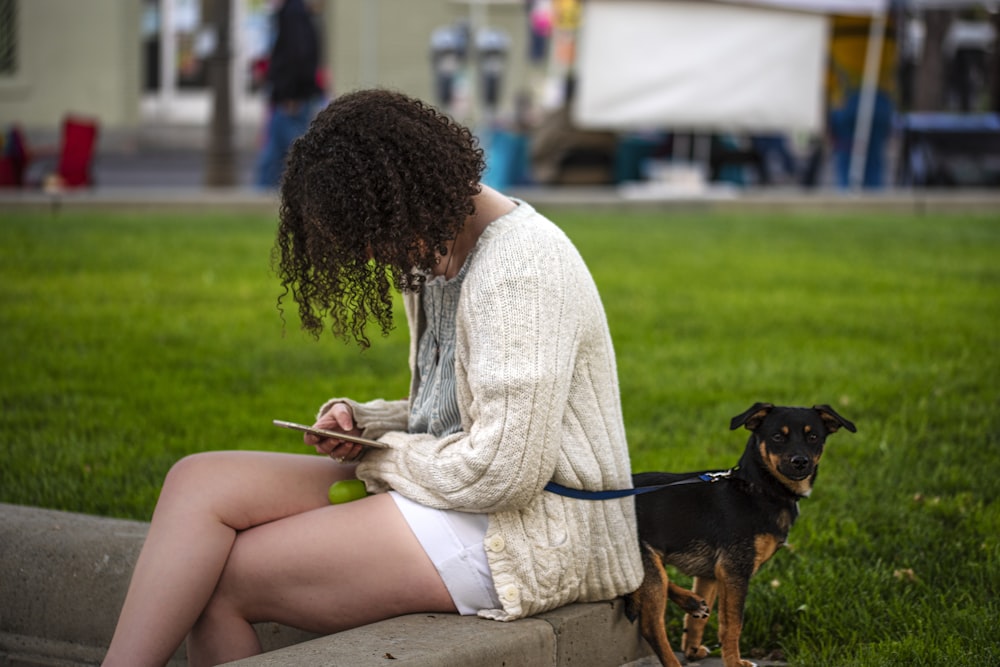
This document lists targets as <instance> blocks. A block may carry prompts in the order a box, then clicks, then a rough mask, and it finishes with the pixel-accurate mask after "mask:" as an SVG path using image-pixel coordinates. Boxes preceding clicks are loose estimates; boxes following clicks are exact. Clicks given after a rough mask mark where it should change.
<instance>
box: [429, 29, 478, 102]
mask: <svg viewBox="0 0 1000 667" xmlns="http://www.w3.org/2000/svg"><path fill="white" fill-rule="evenodd" d="M468 43H469V37H468V27H467V26H466V25H464V24H461V23H458V24H455V25H446V26H441V27H440V28H437V29H436V30H434V32H433V33H431V68H432V69H433V71H434V91H435V93H436V94H437V99H438V104H439V105H441V106H445V107H448V106H451V104H452V102H453V101H454V98H455V79H456V78H457V77H458V75H459V73H460V72H461V71H462V69H463V68H464V67H465V61H466V58H467V56H468Z"/></svg>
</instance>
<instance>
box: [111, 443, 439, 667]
mask: <svg viewBox="0 0 1000 667" xmlns="http://www.w3.org/2000/svg"><path fill="white" fill-rule="evenodd" d="M353 474H354V471H353V468H352V467H350V466H340V465H336V464H333V463H332V462H331V461H329V460H328V459H325V458H321V457H316V456H305V455H290V454H273V453H264V452H208V453H204V454H198V455H195V456H191V457H187V458H185V459H182V460H181V461H179V462H178V463H177V464H176V465H175V466H174V468H173V469H172V470H171V471H170V473H169V474H168V475H167V479H166V481H165V482H164V485H163V490H162V491H161V494H160V500H159V502H158V503H157V507H156V511H155V512H154V514H153V520H152V523H151V525H150V530H149V535H148V536H147V538H146V543H145V545H144V546H143V549H142V552H141V554H140V556H139V560H138V562H137V563H136V568H135V572H134V573H133V575H132V582H131V584H130V586H129V592H128V595H127V596H126V599H125V604H124V606H123V608H122V613H121V617H120V618H119V621H118V627H117V628H116V630H115V635H114V638H113V639H112V642H111V646H110V647H109V649H108V653H107V656H106V658H105V663H104V664H105V665H107V666H109V667H110V666H114V665H130V666H135V667H141V666H144V665H162V664H164V663H166V662H167V660H169V658H170V656H171V655H173V653H174V651H175V650H176V649H177V647H178V646H179V645H180V643H181V641H183V639H184V637H185V635H187V634H188V632H189V630H191V628H192V627H193V626H194V625H195V623H196V622H198V619H199V617H201V616H202V615H203V612H206V615H210V612H211V613H215V612H213V611H212V610H211V609H206V605H208V604H209V601H210V600H212V596H213V592H214V591H215V590H216V587H217V585H218V584H219V582H220V577H222V576H223V572H224V570H228V569H229V568H228V566H227V561H228V560H229V559H230V557H231V555H233V556H235V551H234V548H235V546H236V545H237V544H240V545H241V547H240V549H239V551H240V552H241V553H242V552H244V551H247V550H246V549H243V548H242V543H243V540H242V536H244V535H251V534H254V532H255V531H253V530H248V529H251V528H253V527H255V526H264V525H265V524H272V523H273V525H274V526H278V525H279V524H281V523H282V522H281V520H282V519H285V518H286V517H295V516H296V515H302V516H303V518H304V517H306V516H311V515H312V512H311V510H316V509H317V508H324V507H325V508H327V509H329V510H339V511H336V512H332V513H331V514H333V515H343V516H351V515H352V514H354V513H355V512H356V511H360V510H361V509H363V508H364V507H365V506H366V505H367V504H369V503H368V502H367V501H364V502H365V505H362V504H361V503H362V502H363V501H356V502H355V503H351V504H349V505H344V506H340V507H331V506H329V505H328V504H327V501H326V489H327V487H328V486H329V484H330V483H332V482H333V481H335V480H337V479H345V478H348V477H351V476H353ZM383 500H385V501H388V504H389V505H392V507H391V508H389V509H391V510H393V511H395V504H394V503H393V502H392V499H391V498H388V497H385V498H383ZM375 504H376V505H381V506H382V507H388V506H386V505H385V504H384V503H375ZM303 513H307V514H303ZM385 513H387V512H383V514H385ZM397 514H398V512H397ZM316 515H317V516H326V513H324V512H318V513H316ZM399 520H400V521H401V520H402V519H399ZM344 523H348V522H344ZM394 525H397V526H398V524H394ZM302 526H303V530H304V531H305V532H304V533H302V534H294V533H293V532H292V531H283V532H282V531H278V532H275V533H270V532H262V534H264V535H267V534H275V535H277V536H278V537H279V539H282V540H286V542H287V543H286V544H285V547H286V548H287V550H288V551H289V552H296V551H297V550H300V549H301V550H302V552H303V553H305V552H306V548H305V547H307V546H308V541H309V540H312V539H314V538H315V537H316V536H315V535H314V531H313V530H312V528H310V525H309V524H308V523H304V524H302ZM327 528H328V529H329V530H338V529H339V528H340V526H339V525H336V524H332V523H331V524H330V525H329V526H328V527H327ZM403 528H404V530H403V531H402V532H403V535H402V536H399V539H400V541H401V542H402V543H404V544H409V543H410V542H409V541H412V543H413V544H416V550H417V552H418V555H423V551H422V550H421V549H420V547H419V543H417V542H416V538H414V537H413V536H412V533H410V532H409V531H408V530H405V528H406V524H405V522H404V523H403ZM327 537H328V539H329V540H330V542H331V543H332V544H333V545H336V544H337V543H338V540H339V541H340V549H344V547H345V545H349V544H351V541H350V539H349V537H348V536H344V535H342V536H337V535H330V536H327ZM260 544H261V545H262V548H265V549H266V548H267V540H261V541H260ZM249 545H250V542H249V541H248V546H249ZM352 548H353V547H352ZM364 548H367V547H362V551H363V550H364ZM310 553H312V554H313V555H314V556H315V555H316V553H315V552H310ZM362 557H365V556H364V555H363V556H362ZM324 560H325V561H326V562H319V561H314V562H313V563H311V568H305V569H302V570H300V571H299V572H298V576H299V577H302V578H306V579H309V580H310V581H311V583H312V584H313V585H314V586H315V588H314V589H311V590H314V592H315V594H316V595H325V596H327V597H338V592H337V591H336V589H335V588H329V586H330V585H331V583H330V582H329V581H326V580H323V579H322V578H319V579H317V578H314V577H313V575H314V574H316V573H320V572H322V571H323V570H324V569H325V568H326V567H328V563H329V562H334V563H335V562H337V561H338V560H339V556H338V554H337V551H336V550H335V549H334V550H332V551H331V550H329V546H328V549H327V551H326V558H325V559H324ZM412 560H413V561H414V563H413V564H412V566H411V567H407V566H406V565H402V564H401V567H402V568H403V569H407V570H410V574H411V575H412V574H414V572H413V570H414V569H417V570H419V571H420V573H421V574H423V575H424V577H423V579H421V580H426V579H427V576H426V574H427V573H426V572H425V571H424V570H423V569H422V568H421V566H422V565H424V564H425V563H426V566H427V567H429V568H430V572H431V574H432V575H433V576H434V577H436V575H437V573H436V571H435V570H434V569H433V565H431V564H430V562H429V561H427V560H426V556H424V561H420V560H419V559H412ZM241 561H242V557H241ZM297 563H298V565H299V566H303V564H302V562H301V561H297ZM260 565H261V567H264V568H265V569H266V568H267V567H269V565H268V561H267V558H266V557H264V558H262V559H261V563H260ZM303 567H304V566H303ZM235 572H237V571H235V570H234V573H235ZM258 574H259V573H258ZM227 576H228V575H227ZM230 581H231V579H230ZM437 584H438V586H440V587H441V588H442V589H443V584H442V583H441V582H440V579H439V578H438V579H437ZM240 587H243V588H245V587H247V585H246V584H243V585H241V586H240ZM424 592H425V593H426V591H424ZM448 601H449V602H450V598H449V600H448ZM220 604H221V603H220ZM288 604H290V605H292V606H297V605H298V604H300V603H298V602H296V600H294V599H289V600H288ZM218 606H219V605H215V604H213V606H212V607H213V609H215V608H216V607H218ZM275 620H280V619H275ZM307 629H309V628H307ZM248 637H249V636H248V635H246V634H242V635H236V636H234V641H237V642H238V643H239V645H240V647H241V648H240V650H241V651H244V652H245V651H247V650H249V651H251V653H244V654H245V655H249V654H252V652H255V651H259V647H257V648H255V646H256V637H254V638H253V644H254V645H253V646H251V645H250V644H249V643H248V642H247V641H244V640H248ZM237 657H238V656H237Z"/></svg>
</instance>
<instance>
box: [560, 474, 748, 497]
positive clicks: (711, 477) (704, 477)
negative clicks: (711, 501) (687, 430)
mask: <svg viewBox="0 0 1000 667" xmlns="http://www.w3.org/2000/svg"><path fill="white" fill-rule="evenodd" d="M732 474H733V470H723V471H721V472H704V473H702V474H700V475H696V476H694V477H688V478H686V479H681V480H678V481H676V482H670V483H669V484H654V485H652V486H640V487H638V488H634V489H611V490H608V491H584V490H582V489H571V488H569V487H568V486H563V485H562V484H556V483H555V482H549V483H548V484H546V485H545V490H546V491H549V492H551V493H555V494H558V495H560V496H566V497H567V498H576V499H577V500H611V499H612V498H626V497H628V496H637V495H639V494H640V493H652V492H653V491H659V490H661V489H665V488H667V487H668V486H677V485H678V484H693V483H695V482H710V483H711V482H718V481H719V480H720V479H726V478H727V477H729V476H730V475H732Z"/></svg>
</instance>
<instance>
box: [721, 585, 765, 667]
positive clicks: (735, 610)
mask: <svg viewBox="0 0 1000 667" xmlns="http://www.w3.org/2000/svg"><path fill="white" fill-rule="evenodd" d="M717 571H718V573H719V575H720V576H719V642H720V643H721V644H722V664H723V665H725V667H756V666H755V665H754V663H752V662H750V661H748V660H743V659H742V658H740V635H741V634H742V633H743V606H744V605H745V604H746V599H747V580H746V579H744V578H742V577H738V576H730V575H728V574H727V572H726V571H725V568H724V567H719V568H718V570H717Z"/></svg>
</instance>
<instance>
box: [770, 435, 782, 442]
mask: <svg viewBox="0 0 1000 667" xmlns="http://www.w3.org/2000/svg"><path fill="white" fill-rule="evenodd" d="M784 441H785V434H784V433H775V434H773V435H772V436H771V442H779V443H780V442H784Z"/></svg>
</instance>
